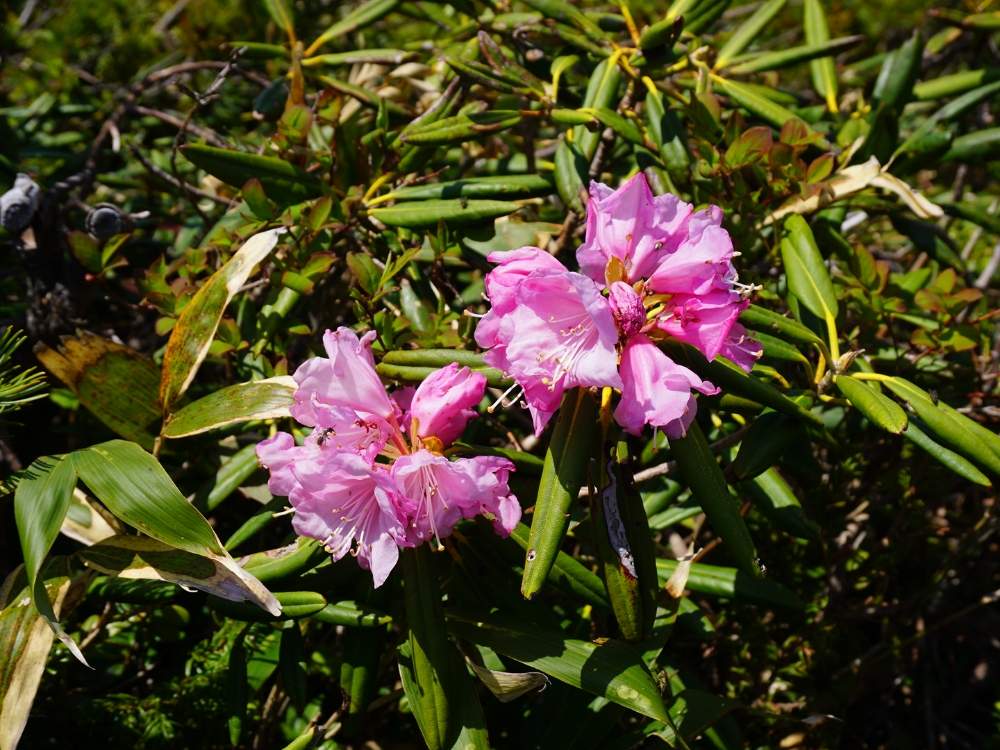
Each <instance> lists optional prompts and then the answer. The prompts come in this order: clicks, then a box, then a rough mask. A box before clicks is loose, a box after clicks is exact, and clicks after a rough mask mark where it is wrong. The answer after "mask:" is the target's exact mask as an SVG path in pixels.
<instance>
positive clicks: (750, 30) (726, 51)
mask: <svg viewBox="0 0 1000 750" xmlns="http://www.w3.org/2000/svg"><path fill="white" fill-rule="evenodd" d="M783 7H785V0H767V2H765V3H763V4H761V5H760V6H759V7H758V8H757V10H755V11H754V12H753V14H752V15H751V16H750V17H749V18H748V19H747V20H745V21H744V22H743V23H741V24H740V25H739V27H738V28H737V29H736V31H734V32H733V33H732V34H731V35H730V37H729V39H727V40H726V43H725V44H723V45H722V48H721V49H719V53H718V54H717V55H716V57H715V67H716V68H717V69H721V68H724V67H726V65H727V64H728V63H729V62H730V61H731V60H732V59H733V58H734V57H736V56H737V55H738V54H740V52H742V51H743V50H744V49H746V48H747V46H749V45H750V44H751V43H752V42H753V41H754V40H755V39H757V38H758V36H759V35H760V32H761V31H763V30H764V28H765V27H766V26H767V25H768V24H769V23H770V22H771V19H772V18H774V17H775V16H776V15H778V13H779V12H780V11H781V9H782V8H783Z"/></svg>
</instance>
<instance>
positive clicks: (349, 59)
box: [302, 48, 416, 68]
mask: <svg viewBox="0 0 1000 750" xmlns="http://www.w3.org/2000/svg"><path fill="white" fill-rule="evenodd" d="M414 57H416V55H415V54H414V53H413V52H407V51H406V50H402V49H376V48H371V49H356V50H351V51H350V52H334V53H332V54H327V55H316V56H315V57H307V58H305V59H304V60H303V61H302V67H304V68H310V67H315V66H317V65H331V66H333V65H355V64H357V63H372V64H374V65H400V64H402V63H404V62H407V61H409V60H412V59H413V58H414Z"/></svg>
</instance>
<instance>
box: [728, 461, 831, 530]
mask: <svg viewBox="0 0 1000 750" xmlns="http://www.w3.org/2000/svg"><path fill="white" fill-rule="evenodd" d="M741 488H743V489H745V490H746V491H747V493H748V494H749V495H750V497H751V498H752V500H753V504H754V507H755V508H756V509H757V510H759V511H760V512H761V513H762V514H763V515H764V516H765V517H766V518H767V519H768V520H769V521H771V523H773V524H774V525H775V526H777V527H778V528H779V529H781V530H782V531H784V532H785V533H787V534H791V535H792V536H796V537H798V538H799V539H816V538H817V537H818V536H819V526H818V525H817V524H816V523H814V522H813V521H811V520H809V518H808V517H807V516H806V514H805V511H804V510H803V509H802V504H801V503H800V502H799V499H798V497H796V495H795V492H794V491H793V490H792V488H791V486H790V485H789V484H788V482H787V481H785V478H784V477H783V476H781V474H780V473H779V472H778V470H777V469H775V468H773V467H772V468H770V469H767V470H766V471H763V472H761V473H760V474H758V475H757V476H755V477H754V478H753V479H752V480H750V481H749V482H743V483H742V485H741Z"/></svg>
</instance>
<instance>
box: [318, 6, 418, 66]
mask: <svg viewBox="0 0 1000 750" xmlns="http://www.w3.org/2000/svg"><path fill="white" fill-rule="evenodd" d="M399 2H400V0H369V2H367V3H364V4H363V5H361V6H359V7H357V8H355V9H354V10H353V11H352V12H350V13H348V14H347V15H346V16H344V17H343V18H341V19H340V20H339V21H337V22H336V23H335V24H333V25H332V26H330V27H329V28H327V30H326V31H324V32H323V33H322V34H320V35H319V36H318V37H316V40H315V41H314V42H313V43H312V44H310V45H309V47H308V49H306V51H305V57H309V56H311V55H314V54H315V53H316V50H318V49H319V48H320V47H322V46H323V45H324V44H326V43H327V42H329V41H330V40H331V39H336V38H338V37H342V36H346V35H347V34H350V33H351V32H353V31H357V30H358V29H360V28H363V27H365V26H368V25H369V24H373V23H375V22H376V21H377V20H379V19H380V18H382V16H384V15H386V14H387V13H389V12H390V11H392V10H394V9H395V8H396V6H397V5H399Z"/></svg>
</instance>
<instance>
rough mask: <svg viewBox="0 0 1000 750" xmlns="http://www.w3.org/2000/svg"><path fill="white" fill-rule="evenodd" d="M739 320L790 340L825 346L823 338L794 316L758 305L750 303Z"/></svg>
mask: <svg viewBox="0 0 1000 750" xmlns="http://www.w3.org/2000/svg"><path fill="white" fill-rule="evenodd" d="M740 322H741V323H743V324H745V325H747V326H750V327H751V328H756V329H759V330H765V331H770V332H772V333H776V334H780V335H781V336H784V337H785V338H787V339H790V340H791V341H798V342H799V343H802V344H813V345H815V346H818V347H820V348H823V347H825V346H826V345H825V344H824V343H823V340H822V339H821V338H820V337H819V336H817V335H816V334H815V333H813V332H812V331H810V330H809V329H808V328H806V327H805V326H804V325H802V324H801V323H799V321H797V320H795V319H794V318H788V317H785V316H784V315H781V314H779V313H776V312H774V311H773V310H768V309H767V308H766V307H761V306H760V305H750V306H749V307H747V309H746V310H744V311H743V312H742V313H741V314H740Z"/></svg>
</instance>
